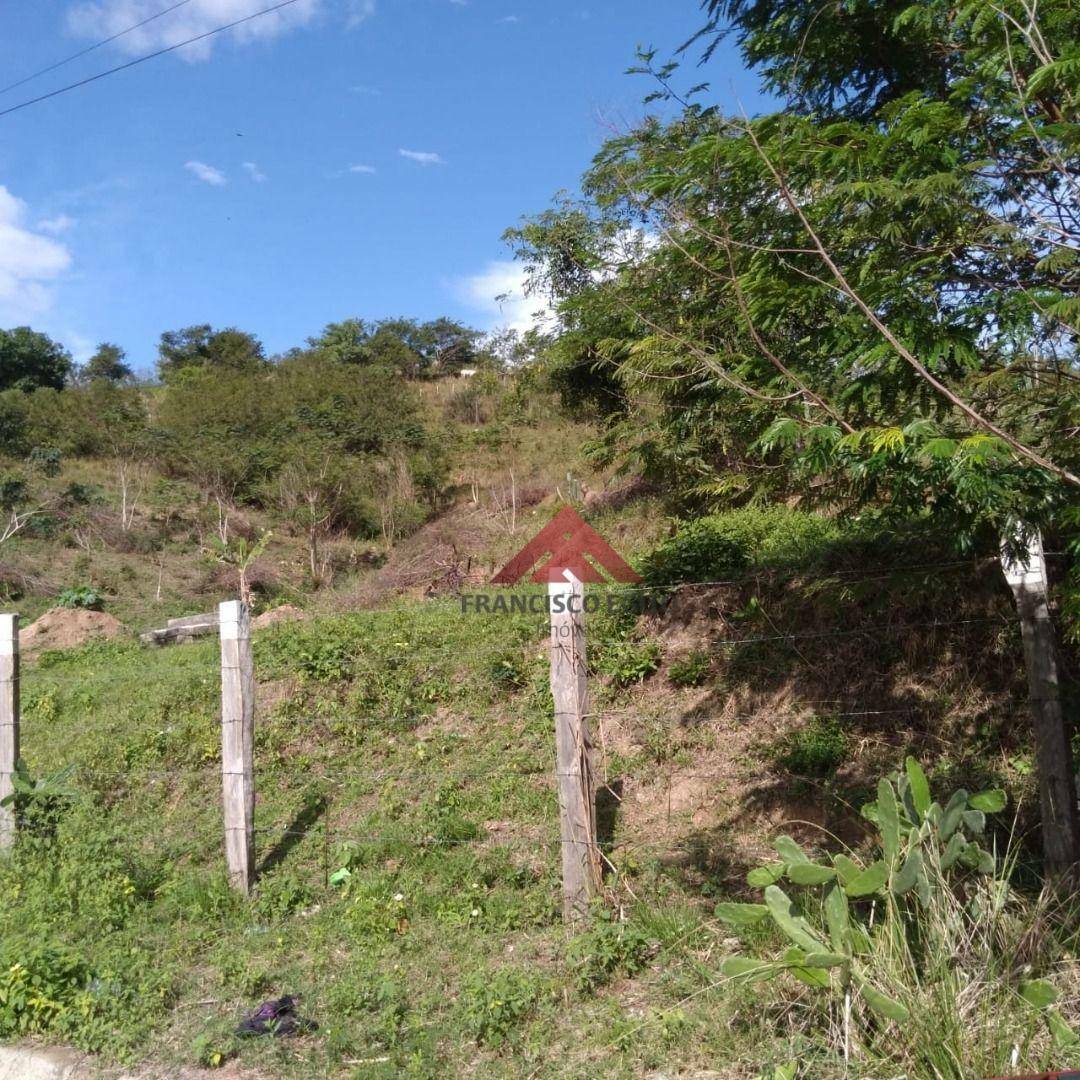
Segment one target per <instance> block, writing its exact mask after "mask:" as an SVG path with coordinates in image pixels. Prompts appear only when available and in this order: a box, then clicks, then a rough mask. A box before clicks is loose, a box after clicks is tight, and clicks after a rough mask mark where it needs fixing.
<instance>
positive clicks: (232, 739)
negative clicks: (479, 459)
mask: <svg viewBox="0 0 1080 1080" xmlns="http://www.w3.org/2000/svg"><path fill="white" fill-rule="evenodd" d="M973 565H975V564H974V563H973V562H972V561H971V560H967V561H963V562H959V561H957V562H953V563H947V564H936V565H933V564H931V565H927V566H920V567H911V568H900V569H899V571H898V570H897V569H895V568H894V569H891V570H889V571H888V573H890V574H895V573H897V572H900V573H918V574H927V573H934V572H939V573H949V572H951V571H953V570H955V569H957V568H959V567H967V568H970V567H972V566H973ZM755 576H756V575H755ZM830 576H831V575H830ZM850 576H851V577H852V578H855V577H856V575H850ZM880 576H882V575H881V574H876V573H873V572H868V573H864V574H860V575H857V579H858V580H868V581H869V580H874V579H875V578H877V577H880ZM750 577H751V576H747V577H744V578H738V579H728V580H726V581H719V582H694V583H689V584H687V585H684V586H679V587H673V588H671V589H669V590H668V591H669V592H670V593H671V594H672V595H675V594H678V593H680V592H687V593H690V592H693V591H695V590H699V589H702V588H706V587H714V588H715V587H721V586H726V585H731V584H736V583H744V582H745V581H747V580H749V579H750ZM641 590H643V587H633V586H632V587H628V588H625V589H624V590H623V591H624V592H626V593H628V594H632V593H634V592H635V591H641ZM556 594H557V595H560V596H562V597H564V599H566V600H567V601H568V602H567V604H566V606H565V607H564V608H563V609H562V610H560V611H558V612H555V611H554V610H550V611H549V617H550V625H549V638H548V653H549V658H550V678H551V687H552V693H553V701H554V717H553V719H554V721H555V731H556V736H557V738H556V747H555V750H556V753H555V754H554V755H552V756H553V757H554V758H555V767H554V768H551V767H550V760H549V761H548V762H531V763H528V764H527V765H524V766H522V765H515V764H510V765H508V767H507V770H506V772H507V774H508V775H511V776H515V777H520V778H522V779H523V780H527V781H528V783H529V784H531V785H534V786H535V787H536V788H537V789H540V788H541V787H543V788H544V789H546V790H547V791H548V792H549V793H552V794H554V795H555V799H554V800H553V801H554V803H555V804H556V805H557V808H558V815H557V816H558V823H557V824H558V835H557V836H556V835H551V833H553V832H554V827H555V824H556V823H555V822H554V821H549V822H547V823H545V825H544V826H543V827H542V828H540V829H535V828H533V829H531V830H530V834H529V835H520V836H514V835H505V833H501V834H500V835H498V836H484V835H482V834H478V835H476V836H468V837H455V836H442V835H439V834H438V833H437V832H415V831H410V830H409V828H407V827H403V828H395V829H382V830H378V831H372V830H371V829H370V828H364V827H363V826H362V825H361V826H358V827H351V826H349V825H347V824H339V823H340V822H342V821H343V819H344V818H346V817H348V816H349V814H348V813H347V810H345V811H343V807H342V805H341V804H342V802H343V800H346V799H348V798H349V797H350V795H349V794H347V793H346V790H345V789H346V785H347V784H349V783H355V782H363V783H366V784H370V785H382V784H392V783H394V782H395V781H406V780H411V781H416V780H417V779H418V778H422V777H423V775H424V768H425V764H424V763H423V762H418V763H417V764H416V765H415V766H412V767H409V768H402V767H383V768H379V767H372V768H370V769H368V768H348V767H341V766H338V765H336V764H330V763H328V764H326V765H325V766H324V767H322V768H319V769H315V768H308V769H306V770H305V772H304V780H305V781H306V782H307V783H308V784H309V786H311V785H314V786H316V787H318V788H319V789H320V795H319V798H321V799H322V807H321V811H320V813H318V814H309V815H308V817H309V818H310V819H311V820H308V821H301V817H302V814H301V813H300V812H298V813H296V814H293V816H292V819H291V820H289V821H286V822H283V823H281V822H279V823H270V824H267V823H262V822H259V823H257V822H256V814H255V807H256V799H255V793H256V787H257V782H258V781H259V777H260V775H263V771H262V770H261V769H257V761H256V755H255V733H256V723H257V717H256V714H255V679H254V654H253V649H252V639H251V630H250V612H248V611H247V609H246V608H245V607H244V606H243V605H242V604H240V602H238V601H229V602H226V603H225V604H222V605H221V608H220V611H219V641H220V646H221V672H222V686H221V753H220V769H217V768H215V767H214V766H213V765H209V764H208V765H207V766H204V767H200V768H195V769H189V770H187V772H186V773H185V772H181V771H179V770H164V769H163V770H153V769H150V770H147V769H139V770H138V771H137V773H136V774H135V776H134V778H133V779H134V780H136V781H137V782H138V783H145V784H154V783H170V784H175V783H177V782H178V781H179V780H181V779H182V778H184V777H185V776H188V775H190V776H193V777H197V778H198V780H199V781H207V780H209V779H210V776H211V770H212V769H213V770H214V771H215V772H218V773H219V774H220V778H221V780H220V782H221V790H222V796H221V807H222V819H223V820H222V834H219V839H218V840H217V841H215V842H213V843H207V844H196V845H194V846H193V847H192V850H191V851H190V852H189V853H188V854H191V855H192V856H193V857H194V856H196V855H197V856H198V857H200V858H210V857H212V855H213V851H214V849H215V848H216V849H218V850H221V848H223V849H224V852H225V864H226V868H227V873H228V878H229V881H230V884H231V885H232V886H233V887H234V888H236V889H237V890H238V891H240V892H241V893H244V894H248V893H250V892H251V890H252V888H253V887H254V885H255V883H256V880H257V876H258V872H259V865H258V863H257V860H256V855H257V853H261V854H262V855H263V859H262V867H263V872H265V868H266V866H267V864H268V863H271V862H274V861H275V859H276V853H277V852H278V850H279V849H280V847H281V846H282V845H284V844H288V843H290V842H292V841H296V842H297V843H299V842H300V841H302V840H311V839H313V838H314V840H315V842H316V843H317V844H320V845H321V875H322V878H323V884H324V886H327V887H328V886H329V884H330V878H331V870H332V864H333V856H332V848H333V846H334V845H380V844H383V845H397V846H400V845H406V846H408V847H410V848H412V849H414V850H416V851H418V852H431V851H438V850H444V849H450V848H461V847H468V846H471V847H475V848H477V849H478V850H485V851H486V850H491V849H493V848H499V849H505V850H511V851H515V852H527V853H530V854H533V855H535V854H537V853H538V852H544V853H545V856H544V858H545V859H549V858H554V857H555V856H556V855H557V856H558V860H559V862H560V863H561V870H562V882H563V886H562V892H563V910H564V915H565V917H566V918H567V920H568V921H569V920H574V919H576V918H578V917H580V915H581V914H583V913H584V911H585V910H587V908H588V905H589V903H590V902H591V900H592V899H593V898H594V897H595V896H597V895H599V894H600V893H601V892H602V891H603V890H604V888H605V879H607V878H608V877H609V876H610V875H611V874H612V873H618V871H619V870H620V868H621V865H622V864H624V863H625V861H626V860H628V859H640V858H665V857H671V856H684V857H685V856H688V855H689V854H692V853H693V851H692V849H693V848H694V845H695V843H696V841H695V840H694V838H693V837H692V836H691V837H684V838H682V839H680V840H679V842H677V843H674V844H673V843H668V844H656V843H655V842H653V843H650V842H648V841H645V840H634V839H633V838H621V839H618V840H616V839H615V838H614V834H613V833H612V832H602V831H601V830H600V829H599V828H598V820H597V793H598V791H599V792H601V793H603V794H604V795H605V796H609V797H611V798H613V799H614V800H615V802H616V803H618V802H619V801H620V800H621V795H620V794H619V792H618V790H617V788H618V780H619V778H618V777H617V776H612V775H611V773H610V771H609V768H608V760H607V751H606V744H605V730H606V727H607V726H608V725H612V724H615V725H617V724H619V723H621V722H622V721H623V720H626V719H634V718H636V717H638V716H640V714H641V706H640V705H638V704H634V705H627V706H624V707H603V708H595V709H594V708H593V706H592V702H591V697H590V693H589V689H590V688H589V675H588V666H587V663H586V638H585V626H584V617H583V613H584V611H585V610H587V608H586V605H585V602H584V597H585V592H584V587H583V586H582V584H581V583H580V582H576V581H570V582H567V583H566V584H565V585H563V584H561V583H560V584H556V585H552V586H551V587H550V590H549V594H548V597H547V599H548V602H549V605H548V606H549V608H552V607H553V605H551V603H550V601H551V598H552V597H554V596H555V595H556ZM570 601H576V605H575V603H572V602H570ZM575 606H576V610H574V609H575ZM377 614H383V613H373V612H366V613H364V615H363V617H373V616H375V615H377ZM385 614H389V615H391V616H395V615H396V616H397V617H400V613H399V612H394V611H388V612H385ZM994 626H1000V627H1002V628H1004V627H1008V626H1015V621H1014V620H1010V618H1009V617H1008V615H1007V614H1006V613H1005V612H1004V611H1002V613H1001V614H999V615H988V616H985V617H978V618H956V619H928V620H918V621H904V620H899V621H891V620H890V621H877V622H874V623H869V624H865V625H860V626H856V627H850V628H845V629H832V630H827V631H818V630H798V631H793V632H791V633H783V632H779V631H778V632H776V633H767V634H739V635H729V636H720V637H713V638H712V639H711V640H710V641H709V642H708V644H707V646H706V647H705V649H704V650H703V651H704V652H706V653H707V654H708V655H710V656H715V655H724V654H725V653H726V652H727V651H728V650H731V649H736V648H745V647H748V646H756V645H762V646H767V647H772V648H775V647H779V646H783V645H793V646H794V647H796V648H797V643H799V642H804V641H805V642H810V641H813V642H822V641H830V640H837V641H839V640H843V639H849V638H851V637H853V636H858V635H882V634H907V635H910V634H918V635H922V634H929V635H933V634H935V633H937V632H938V631H942V630H946V629H953V628H955V629H957V630H959V629H960V628H975V627H979V628H992V627H994ZM588 644H589V645H590V646H592V647H596V646H602V647H608V646H618V645H622V644H625V640H624V639H621V638H620V639H609V638H604V639H597V640H595V641H590V642H589V643H588ZM537 645H539V642H537ZM456 651H457V646H455V645H454V644H452V643H447V644H446V645H438V644H435V645H430V644H429V645H425V646H423V647H421V648H420V649H419V650H417V651H416V652H414V653H413V654H412V659H413V660H414V661H417V660H420V661H421V662H422V661H423V660H425V659H429V658H431V657H435V656H443V655H445V656H452V655H453V654H454V653H455V652H456ZM66 677H68V676H67V675H66V673H62V672H61V673H57V672H50V675H49V678H50V680H52V682H53V683H54V684H55V682H56V681H57V680H58V679H60V680H62V679H63V678H66ZM70 678H71V680H72V682H78V681H79V676H77V675H71V676H70ZM19 690H20V666H19V629H18V617H17V616H12V615H7V616H0V799H4V798H5V797H6V796H9V795H12V794H13V793H14V790H15V775H16V764H17V762H19V760H20V749H21V738H22V730H21V729H22V719H21V715H20V699H19ZM854 704H856V703H853V702H850V701H847V702H846V701H844V700H842V699H838V698H828V699H825V698H814V699H805V700H798V701H787V702H786V703H785V709H786V711H787V712H789V713H790V712H798V711H799V710H815V709H821V708H822V707H825V708H826V709H827V710H828V713H829V715H830V716H834V717H836V718H838V719H841V718H850V719H856V718H859V719H865V720H869V719H871V718H884V717H890V718H900V717H904V716H910V717H917V716H919V715H920V714H921V713H922V712H924V711H925V709H924V708H923V707H920V706H917V705H911V706H897V707H886V708H861V707H859V708H856V707H852V706H853V705H854ZM759 716H760V713H759V712H754V713H745V714H744V713H739V712H734V713H731V712H728V713H726V714H725V716H724V720H725V721H726V722H728V723H738V722H742V721H750V720H754V719H757V718H758V717H759ZM309 719H311V720H314V721H320V720H325V721H326V722H334V721H336V720H338V719H339V718H337V717H326V718H320V717H311V718H309ZM353 719H357V718H353ZM360 719H362V718H360ZM608 729H609V728H608ZM594 732H595V733H596V735H597V736H598V738H597V739H596V740H594V738H593V734H594ZM275 776H276V771H275V770H267V772H266V774H265V777H266V779H268V780H271V779H273V778H274V777H275ZM87 777H88V779H92V777H90V775H89V774H88V773H87ZM439 778H440V782H443V783H457V782H464V781H473V780H476V781H484V780H485V779H489V778H490V772H489V770H486V769H449V770H447V769H440V770H439ZM727 780H730V774H729V773H726V772H723V771H718V770H712V769H702V768H701V767H700V766H699V765H695V764H694V763H692V762H691V763H687V764H678V763H675V762H665V763H657V765H656V767H655V768H654V769H652V771H651V773H650V775H649V777H648V781H647V784H648V786H649V787H650V788H651V789H652V790H653V791H654V792H655V794H656V796H657V799H656V801H657V803H658V805H659V806H660V808H661V811H660V812H662V813H664V812H666V814H667V817H668V820H669V821H670V817H671V804H672V791H673V787H674V786H675V785H676V784H679V783H683V782H685V781H700V782H703V783H723V782H724V781H727ZM635 783H638V784H645V783H646V782H645V781H642V780H641V779H638V778H636V779H635ZM834 797H838V796H834ZM301 809H303V808H301ZM19 825H20V823H19V821H18V820H17V814H16V812H15V808H14V806H12V805H11V803H10V802H9V805H8V806H6V807H2V808H0V847H9V846H11V844H12V843H14V840H15V836H16V829H17V828H18V827H19ZM118 839H120V838H118ZM128 839H130V838H128ZM267 844H269V845H270V847H269V850H263V851H259V852H257V849H260V848H265V847H266V845H267ZM277 861H280V860H277Z"/></svg>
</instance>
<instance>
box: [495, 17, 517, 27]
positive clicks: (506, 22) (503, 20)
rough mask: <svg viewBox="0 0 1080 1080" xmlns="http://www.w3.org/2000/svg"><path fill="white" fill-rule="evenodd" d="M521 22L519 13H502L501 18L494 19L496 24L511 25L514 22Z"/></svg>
mask: <svg viewBox="0 0 1080 1080" xmlns="http://www.w3.org/2000/svg"><path fill="white" fill-rule="evenodd" d="M519 22H521V17H520V16H519V15H504V16H503V17H502V18H501V19H496V20H495V23H496V25H498V26H513V25H514V23H519Z"/></svg>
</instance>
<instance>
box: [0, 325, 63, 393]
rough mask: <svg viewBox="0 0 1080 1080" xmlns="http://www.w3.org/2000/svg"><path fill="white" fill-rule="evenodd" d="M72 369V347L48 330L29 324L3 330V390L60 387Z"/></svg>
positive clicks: (0, 371)
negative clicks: (67, 348)
mask: <svg viewBox="0 0 1080 1080" xmlns="http://www.w3.org/2000/svg"><path fill="white" fill-rule="evenodd" d="M71 372H72V362H71V356H70V354H69V353H68V351H67V350H66V349H65V348H64V347H63V346H62V345H59V344H57V342H55V341H53V340H52V339H51V338H49V337H47V336H46V335H45V334H40V333H38V332H37V331H36V330H31V329H30V327H29V326H17V327H15V329H13V330H0V390H22V391H25V392H27V393H29V392H30V391H31V390H35V389H36V388H37V387H39V386H49V387H52V388H53V389H55V390H59V389H61V388H62V387H63V385H64V383H65V382H66V381H67V379H68V378H69V377H70V375H71Z"/></svg>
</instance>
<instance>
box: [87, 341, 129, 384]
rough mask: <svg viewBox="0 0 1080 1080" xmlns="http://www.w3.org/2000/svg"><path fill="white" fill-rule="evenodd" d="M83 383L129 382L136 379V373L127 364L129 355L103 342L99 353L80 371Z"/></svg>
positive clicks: (98, 349)
mask: <svg viewBox="0 0 1080 1080" xmlns="http://www.w3.org/2000/svg"><path fill="white" fill-rule="evenodd" d="M79 378H80V379H81V380H82V381H83V382H98V381H103V382H110V383H122V382H128V381H130V380H131V379H132V378H134V372H133V371H132V370H131V368H130V367H129V366H128V364H127V353H125V352H124V350H123V349H121V348H120V346H119V345H114V344H112V342H109V341H103V342H102V343H101V344H100V345H99V346H98V347H97V352H95V353H94V355H93V356H91V357H90V359H89V360H87V361H86V363H85V364H83V366H82V368H81V369H80V371H79Z"/></svg>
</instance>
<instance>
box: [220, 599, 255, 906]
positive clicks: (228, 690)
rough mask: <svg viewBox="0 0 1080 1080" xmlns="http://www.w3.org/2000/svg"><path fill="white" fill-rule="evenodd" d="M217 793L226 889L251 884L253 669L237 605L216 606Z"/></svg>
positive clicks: (244, 612) (244, 616) (243, 612)
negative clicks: (221, 814) (221, 813)
mask: <svg viewBox="0 0 1080 1080" xmlns="http://www.w3.org/2000/svg"><path fill="white" fill-rule="evenodd" d="M219 612H220V634H221V788H222V795H223V803H224V811H225V860H226V862H227V864H228V870H229V884H230V885H232V887H233V888H235V889H239V890H240V891H241V892H244V893H247V892H250V891H251V886H252V885H253V884H254V881H255V836H254V833H255V754H254V744H255V664H254V660H253V657H252V652H251V613H250V612H249V611H248V609H247V607H245V605H244V604H242V603H241V602H240V601H239V600H229V601H226V602H225V603H224V604H222V605H221V607H220V608H219Z"/></svg>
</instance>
